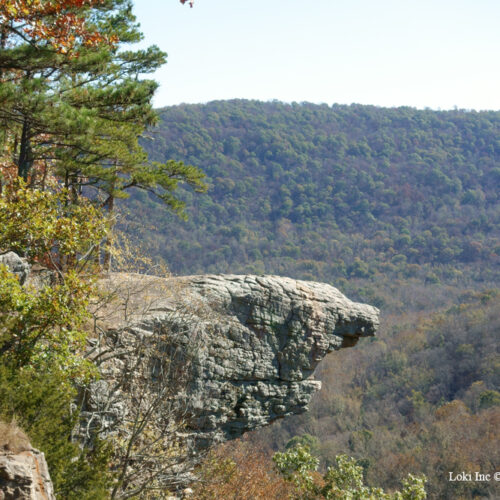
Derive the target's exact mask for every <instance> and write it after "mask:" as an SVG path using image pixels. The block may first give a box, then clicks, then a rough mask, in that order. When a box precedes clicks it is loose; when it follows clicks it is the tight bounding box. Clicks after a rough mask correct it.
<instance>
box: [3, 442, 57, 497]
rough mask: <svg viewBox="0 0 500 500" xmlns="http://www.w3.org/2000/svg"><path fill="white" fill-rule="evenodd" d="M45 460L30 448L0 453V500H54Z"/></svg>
mask: <svg viewBox="0 0 500 500" xmlns="http://www.w3.org/2000/svg"><path fill="white" fill-rule="evenodd" d="M55 498H56V497H55V496H54V490H53V486H52V482H51V480H50V475H49V471H48V468H47V462H46V461H45V456H44V454H43V453H42V452H40V451H38V450H35V449H34V448H30V449H28V450H25V451H20V452H18V453H8V452H6V453H0V500H4V499H5V500H14V499H16V500H55Z"/></svg>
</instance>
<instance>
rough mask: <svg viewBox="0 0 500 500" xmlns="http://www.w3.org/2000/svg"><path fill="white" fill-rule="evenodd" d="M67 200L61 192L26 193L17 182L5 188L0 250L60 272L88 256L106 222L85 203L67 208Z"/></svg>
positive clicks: (0, 201) (103, 233)
mask: <svg viewBox="0 0 500 500" xmlns="http://www.w3.org/2000/svg"><path fill="white" fill-rule="evenodd" d="M68 198H69V193H68V192H67V191H65V190H61V191H59V192H50V191H38V190H33V189H27V188H26V187H25V185H24V183H22V182H19V181H18V182H16V183H15V184H14V185H12V186H7V187H6V188H5V189H4V192H3V193H2V194H1V195H0V248H3V249H5V250H13V251H15V252H17V253H20V254H22V255H24V256H27V257H29V258H31V259H33V260H36V261H38V262H39V263H41V264H43V265H45V266H46V267H49V268H59V269H60V270H63V269H66V268H68V263H69V262H70V261H71V259H73V260H74V259H78V258H80V257H82V256H84V255H86V254H89V256H90V254H92V252H93V251H96V249H97V247H98V245H99V243H100V241H101V240H102V239H103V238H104V237H105V236H106V234H107V231H108V223H107V220H106V218H105V217H103V215H102V213H101V211H100V210H99V209H97V208H96V207H95V206H93V205H92V204H91V203H90V202H89V201H88V200H81V201H80V204H79V205H71V204H70V203H69V202H68ZM68 259H69V260H68Z"/></svg>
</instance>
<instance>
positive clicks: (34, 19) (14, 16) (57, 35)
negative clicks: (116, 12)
mask: <svg viewBox="0 0 500 500" xmlns="http://www.w3.org/2000/svg"><path fill="white" fill-rule="evenodd" d="M103 3H104V2H103V0H65V1H60V0H56V1H54V0H52V1H46V0H5V1H3V2H2V3H1V4H0V27H1V30H2V40H3V41H4V40H5V39H6V38H7V37H8V36H9V35H16V36H18V37H20V38H21V39H22V40H23V41H29V42H30V43H34V42H39V41H44V42H47V43H49V44H50V45H52V47H53V48H55V49H57V50H58V51H60V52H63V53H65V52H68V51H70V50H71V49H72V48H73V47H74V46H75V44H76V43H81V44H82V45H85V46H96V45H98V44H100V43H103V42H105V43H115V42H116V39H115V38H113V37H105V36H103V35H102V34H101V33H99V31H98V30H97V29H96V28H94V27H91V26H90V25H89V23H88V22H87V14H88V13H89V11H90V10H91V9H92V8H95V7H99V6H102V5H103Z"/></svg>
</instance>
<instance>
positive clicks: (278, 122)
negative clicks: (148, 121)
mask: <svg viewBox="0 0 500 500" xmlns="http://www.w3.org/2000/svg"><path fill="white" fill-rule="evenodd" d="M160 117H161V125H160V127H159V128H158V129H157V130H156V132H155V133H154V134H153V140H151V141H147V142H145V147H146V149H147V150H149V152H150V154H151V157H152V158H153V159H155V160H158V161H164V160H165V158H174V159H176V160H182V161H186V162H188V163H190V164H194V165H197V166H199V167H201V168H202V169H203V170H204V171H205V172H206V174H207V176H208V179H209V183H210V187H211V188H210V190H209V193H208V194H207V195H205V196H200V197H198V196H197V197H196V199H195V198H194V197H192V195H190V194H187V193H186V198H188V199H189V202H190V203H189V205H190V206H191V208H190V210H189V212H190V215H191V218H190V219H191V220H190V222H187V223H179V222H176V221H174V220H173V219H170V218H168V217H166V216H165V215H164V214H163V213H157V212H156V208H154V207H153V206H150V208H149V209H148V208H144V207H145V206H144V205H142V207H141V208H142V210H141V212H143V211H144V210H145V209H146V210H148V214H151V216H152V217H153V221H154V223H155V225H157V226H159V227H160V228H161V230H162V232H163V235H164V236H163V238H164V241H165V242H167V241H168V245H166V244H165V245H163V244H162V238H161V237H160V238H159V239H157V237H156V238H155V241H156V244H157V245H158V247H157V248H158V249H159V251H160V252H161V254H162V255H163V256H164V257H165V258H166V260H167V261H168V262H169V265H170V266H171V267H172V269H173V270H174V271H176V272H179V273H187V272H202V271H203V272H206V271H218V272H225V271H228V270H229V269H230V270H231V271H232V272H243V271H245V272H252V271H253V272H273V273H279V274H286V275H290V276H294V277H298V278H306V279H307V278H309V279H311V278H317V277H318V276H321V277H322V279H323V280H325V279H326V280H333V279H338V278H340V277H346V278H353V277H361V278H364V277H369V276H370V275H373V274H374V273H376V272H382V273H385V274H393V273H396V274H397V273H400V272H404V273H406V274H407V275H418V276H419V277H420V278H424V279H425V278H427V279H428V280H431V281H432V280H436V279H438V278H442V276H447V278H454V277H456V276H455V275H456V273H457V271H458V270H460V268H462V267H463V266H464V265H467V266H468V267H471V268H473V267H476V273H478V275H477V277H479V275H480V277H481V278H482V279H487V280H489V279H492V278H493V277H494V266H495V264H496V263H498V256H499V252H500V244H499V231H498V228H499V227H500V224H499V221H500V211H499V206H498V196H499V192H500V190H499V187H500V165H499V158H500V139H499V137H500V134H499V132H500V112H493V111H492V112H466V111H446V112H437V111H430V110H425V111H420V110H416V109H413V108H397V109H383V108H377V107H373V106H362V105H351V106H341V105H334V106H332V107H329V106H327V105H313V104H296V103H294V104H291V105H289V104H283V103H279V102H272V103H262V102H257V101H240V100H236V101H226V102H212V103H209V104H206V105H181V106H175V107H171V108H165V109H163V110H161V111H160ZM146 206H147V205H146ZM479 263H481V264H482V265H481V266H476V265H475V264H479ZM470 264H472V266H470ZM433 268H434V269H433ZM436 268H437V269H438V270H437V275H436ZM444 271H446V272H444ZM438 275H439V276H438Z"/></svg>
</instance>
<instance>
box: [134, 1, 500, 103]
mask: <svg viewBox="0 0 500 500" xmlns="http://www.w3.org/2000/svg"><path fill="white" fill-rule="evenodd" d="M135 14H136V15H137V18H138V21H139V22H140V23H141V27H142V30H143V32H144V34H145V43H146V44H148V45H151V44H156V45H159V46H160V47H161V48H162V49H163V50H165V51H166V52H167V53H168V63H167V64H166V65H165V66H164V67H163V68H162V69H161V70H159V71H158V72H157V73H156V74H155V75H154V78H155V79H156V80H157V81H159V82H160V84H161V86H160V89H159V91H158V93H157V96H156V97H155V105H156V106H158V107H160V106H166V105H171V104H179V103H181V102H187V103H199V102H208V101H211V100H214V99H232V98H247V99H260V100H272V99H279V100H281V101H287V102H292V101H297V102H301V101H309V102H316V103H327V104H332V103H342V104H350V103H361V104H374V105H379V106H403V105H406V106H414V107H418V108H425V107H429V108H433V109H438V108H440V109H451V108H454V107H458V108H460V109H462V108H464V109H478V110H479V109H496V110H498V109H500V57H499V56H500V0H196V2H195V6H194V8H192V9H190V8H189V7H188V6H187V5H185V6H182V5H181V4H180V3H179V2H178V0H135Z"/></svg>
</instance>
